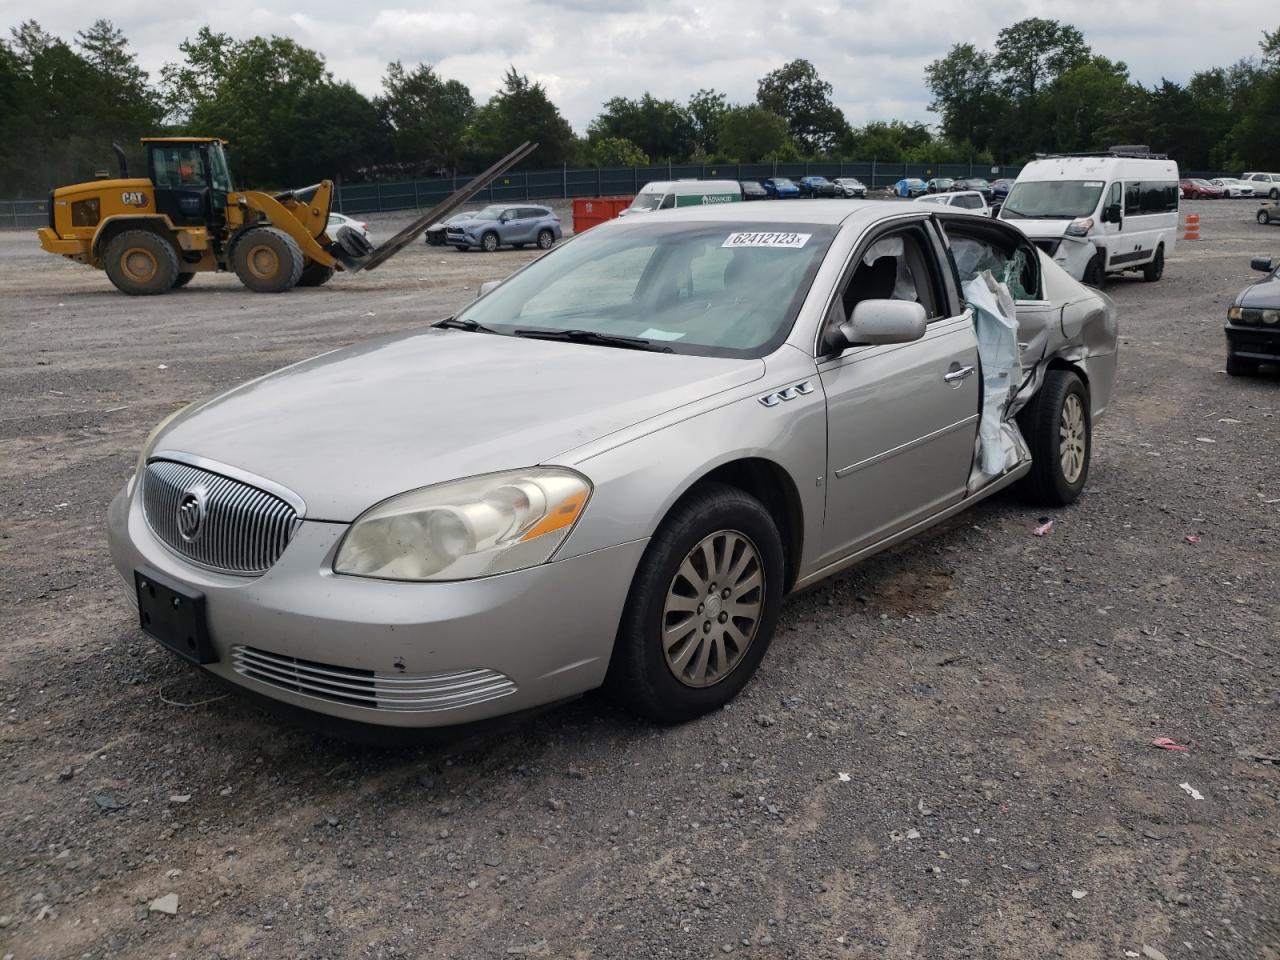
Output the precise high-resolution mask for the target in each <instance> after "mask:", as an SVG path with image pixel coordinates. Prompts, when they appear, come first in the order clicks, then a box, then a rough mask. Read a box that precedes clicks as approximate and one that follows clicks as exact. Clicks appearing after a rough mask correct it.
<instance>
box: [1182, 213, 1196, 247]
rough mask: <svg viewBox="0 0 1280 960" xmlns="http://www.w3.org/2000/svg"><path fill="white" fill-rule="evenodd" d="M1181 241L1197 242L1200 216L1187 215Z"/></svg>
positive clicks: (1194, 214)
mask: <svg viewBox="0 0 1280 960" xmlns="http://www.w3.org/2000/svg"><path fill="white" fill-rule="evenodd" d="M1182 239H1183V240H1199V239H1200V214H1198V213H1188V214H1187V228H1186V232H1185V233H1183V235H1182Z"/></svg>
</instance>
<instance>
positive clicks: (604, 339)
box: [512, 330, 675, 353]
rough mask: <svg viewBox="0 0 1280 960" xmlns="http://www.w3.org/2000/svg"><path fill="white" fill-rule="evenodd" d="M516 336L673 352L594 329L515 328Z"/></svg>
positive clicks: (632, 338)
mask: <svg viewBox="0 0 1280 960" xmlns="http://www.w3.org/2000/svg"><path fill="white" fill-rule="evenodd" d="M512 332H513V333H514V334H515V335H516V336H517V337H528V338H529V339H530V340H569V341H571V342H573V343H590V344H593V345H596V346H601V347H622V348H623V349H625V350H654V351H659V352H662V353H675V351H674V350H672V349H671V348H670V347H655V346H654V345H653V342H652V341H650V340H646V339H644V338H643V337H624V336H622V335H621V334H617V333H598V332H596V331H595V330H515V331H512Z"/></svg>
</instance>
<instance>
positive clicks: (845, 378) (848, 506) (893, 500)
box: [818, 223, 982, 562]
mask: <svg viewBox="0 0 1280 960" xmlns="http://www.w3.org/2000/svg"><path fill="white" fill-rule="evenodd" d="M931 230H932V227H930V226H927V225H925V224H923V223H917V224H915V225H913V226H911V227H910V228H906V229H900V230H898V231H896V232H894V233H892V234H888V235H884V236H881V237H878V238H876V239H875V240H874V241H873V242H872V243H871V244H870V245H869V246H868V247H867V248H866V249H864V250H863V251H861V252H859V254H858V258H859V259H858V266H857V268H856V269H855V270H854V271H853V273H852V275H851V277H850V278H849V280H848V281H847V284H846V286H845V288H844V289H843V291H842V295H841V297H840V299H839V301H838V302H837V305H836V308H837V314H838V315H837V316H833V317H832V322H837V323H838V322H839V320H841V319H843V318H844V317H847V316H848V314H849V313H850V312H852V308H853V307H854V306H855V305H856V304H857V303H858V302H860V301H862V300H871V299H914V300H917V301H918V302H920V303H921V304H922V305H924V307H925V310H926V313H927V314H928V315H929V317H930V322H929V326H928V329H927V331H926V333H925V335H924V338H923V339H921V340H918V341H916V342H914V343H906V344H893V345H883V346H866V347H851V348H849V349H846V350H845V351H844V352H843V353H842V354H840V355H839V356H836V357H829V358H827V359H825V360H821V361H820V362H819V368H818V369H819V374H820V376H821V378H822V385H823V389H824V390H825V391H826V397H827V475H826V481H825V482H826V486H827V513H826V522H825V524H824V529H823V543H822V553H823V560H824V561H826V562H834V561H835V560H838V559H839V558H840V557H842V556H845V555H847V554H850V553H853V552H855V551H857V550H860V549H862V548H864V547H869V546H871V545H873V544H875V543H877V542H879V541H881V540H883V539H885V538H887V537H890V536H892V535H893V534H895V533H897V532H899V531H901V530H904V529H906V528H907V527H909V526H911V525H912V524H914V523H918V522H920V521H923V520H925V519H927V518H928V517H930V516H932V515H934V514H936V513H938V512H939V511H941V510H944V509H946V508H947V507H949V506H951V505H953V504H955V503H957V502H959V501H960V500H961V499H962V498H963V496H964V494H965V488H966V484H967V482H968V478H969V472H970V468H971V467H972V465H973V455H974V445H975V442H976V438H977V430H978V413H979V409H980V404H981V397H980V386H981V382H982V378H981V376H980V374H979V370H978V341H977V335H976V333H975V329H974V324H973V319H972V317H971V316H970V314H969V313H968V311H966V312H964V313H963V314H960V315H959V316H948V315H947V314H948V313H949V309H948V307H947V304H948V302H949V299H948V296H947V294H946V287H945V286H944V281H943V278H942V277H941V276H939V275H938V273H937V268H936V264H937V260H936V257H935V255H934V254H933V252H932V250H933V243H934V240H933V238H932V237H931V235H930V233H929V231H931Z"/></svg>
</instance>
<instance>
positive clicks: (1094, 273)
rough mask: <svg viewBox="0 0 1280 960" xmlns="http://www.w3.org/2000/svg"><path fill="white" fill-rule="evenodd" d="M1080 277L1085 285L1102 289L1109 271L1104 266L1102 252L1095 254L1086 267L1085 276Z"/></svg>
mask: <svg viewBox="0 0 1280 960" xmlns="http://www.w3.org/2000/svg"><path fill="white" fill-rule="evenodd" d="M1080 279H1081V281H1083V283H1084V284H1085V286H1089V287H1093V288H1094V289H1095V290H1101V289H1102V285H1103V284H1104V283H1106V282H1107V273H1106V271H1105V270H1104V269H1103V268H1102V254H1099V253H1095V254H1094V255H1093V259H1092V260H1090V261H1089V264H1088V266H1086V267H1085V268H1084V276H1083V277H1081V278H1080Z"/></svg>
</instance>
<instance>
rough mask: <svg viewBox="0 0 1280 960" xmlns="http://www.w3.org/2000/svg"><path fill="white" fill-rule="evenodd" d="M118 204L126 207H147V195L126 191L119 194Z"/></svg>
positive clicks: (137, 191) (138, 191) (135, 191)
mask: <svg viewBox="0 0 1280 960" xmlns="http://www.w3.org/2000/svg"><path fill="white" fill-rule="evenodd" d="M120 202H121V203H123V204H124V205H125V206H126V207H145V206H146V205H147V195H146V194H145V193H143V192H142V191H141V190H126V191H125V192H124V193H122V194H120Z"/></svg>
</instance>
